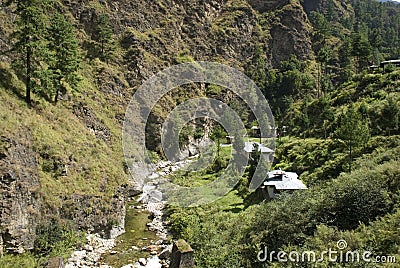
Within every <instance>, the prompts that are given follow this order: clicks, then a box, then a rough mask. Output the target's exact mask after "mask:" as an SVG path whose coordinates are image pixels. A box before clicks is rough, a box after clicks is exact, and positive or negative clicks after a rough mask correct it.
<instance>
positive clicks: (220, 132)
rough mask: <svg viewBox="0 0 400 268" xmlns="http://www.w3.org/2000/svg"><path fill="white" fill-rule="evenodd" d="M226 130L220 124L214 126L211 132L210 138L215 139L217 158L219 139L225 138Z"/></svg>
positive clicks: (219, 146)
mask: <svg viewBox="0 0 400 268" xmlns="http://www.w3.org/2000/svg"><path fill="white" fill-rule="evenodd" d="M225 136H226V132H225V130H224V128H223V127H222V126H221V125H218V126H216V127H215V128H214V129H213V131H212V132H211V138H212V139H215V140H216V141H217V158H218V159H219V152H220V150H221V140H222V139H223V138H225Z"/></svg>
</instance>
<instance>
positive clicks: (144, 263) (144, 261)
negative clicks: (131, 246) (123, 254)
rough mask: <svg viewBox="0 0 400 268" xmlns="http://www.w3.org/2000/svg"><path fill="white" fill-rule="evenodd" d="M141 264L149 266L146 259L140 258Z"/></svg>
mask: <svg viewBox="0 0 400 268" xmlns="http://www.w3.org/2000/svg"><path fill="white" fill-rule="evenodd" d="M139 264H140V265H143V266H145V265H146V264H147V261H146V259H145V258H140V259H139Z"/></svg>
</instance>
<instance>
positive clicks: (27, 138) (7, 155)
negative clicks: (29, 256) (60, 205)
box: [0, 129, 41, 253]
mask: <svg viewBox="0 0 400 268" xmlns="http://www.w3.org/2000/svg"><path fill="white" fill-rule="evenodd" d="M0 144H1V145H4V147H3V148H1V152H0V236H1V238H2V239H0V242H2V243H3V246H4V248H5V249H6V250H7V251H9V252H18V253H22V252H24V251H25V250H27V249H31V248H33V245H34V240H35V232H36V226H37V225H38V222H39V220H40V208H41V201H40V195H39V190H40V180H39V175H38V171H37V156H36V154H35V152H34V151H33V149H32V146H31V134H30V132H29V130H28V129H20V131H18V136H16V137H13V138H7V137H4V136H3V137H1V143H0ZM0 246H2V245H1V243H0Z"/></svg>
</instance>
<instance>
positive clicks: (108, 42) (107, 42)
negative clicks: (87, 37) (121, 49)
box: [95, 14, 115, 61]
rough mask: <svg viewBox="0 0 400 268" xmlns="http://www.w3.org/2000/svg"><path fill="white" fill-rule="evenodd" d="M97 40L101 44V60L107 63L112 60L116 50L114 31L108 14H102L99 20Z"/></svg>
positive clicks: (96, 33)
mask: <svg viewBox="0 0 400 268" xmlns="http://www.w3.org/2000/svg"><path fill="white" fill-rule="evenodd" d="M95 40H96V41H97V42H98V43H99V54H100V57H101V59H102V60H106V61H108V60H110V59H112V57H113V52H114V50H115V44H114V42H113V29H112V26H111V23H110V20H109V18H108V16H107V15H106V14H101V15H100V16H99V17H98V19H97V24H96V32H95Z"/></svg>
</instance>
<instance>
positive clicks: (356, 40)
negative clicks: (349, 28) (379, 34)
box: [352, 33, 372, 71]
mask: <svg viewBox="0 0 400 268" xmlns="http://www.w3.org/2000/svg"><path fill="white" fill-rule="evenodd" d="M352 48H353V49H352V55H353V56H354V57H355V58H356V61H357V67H358V71H361V70H362V68H363V67H364V66H365V65H366V64H368V60H369V58H370V56H371V54H372V48H371V44H370V43H369V41H368V39H367V38H366V37H365V36H363V35H362V34H359V33H355V34H353V36H352Z"/></svg>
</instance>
